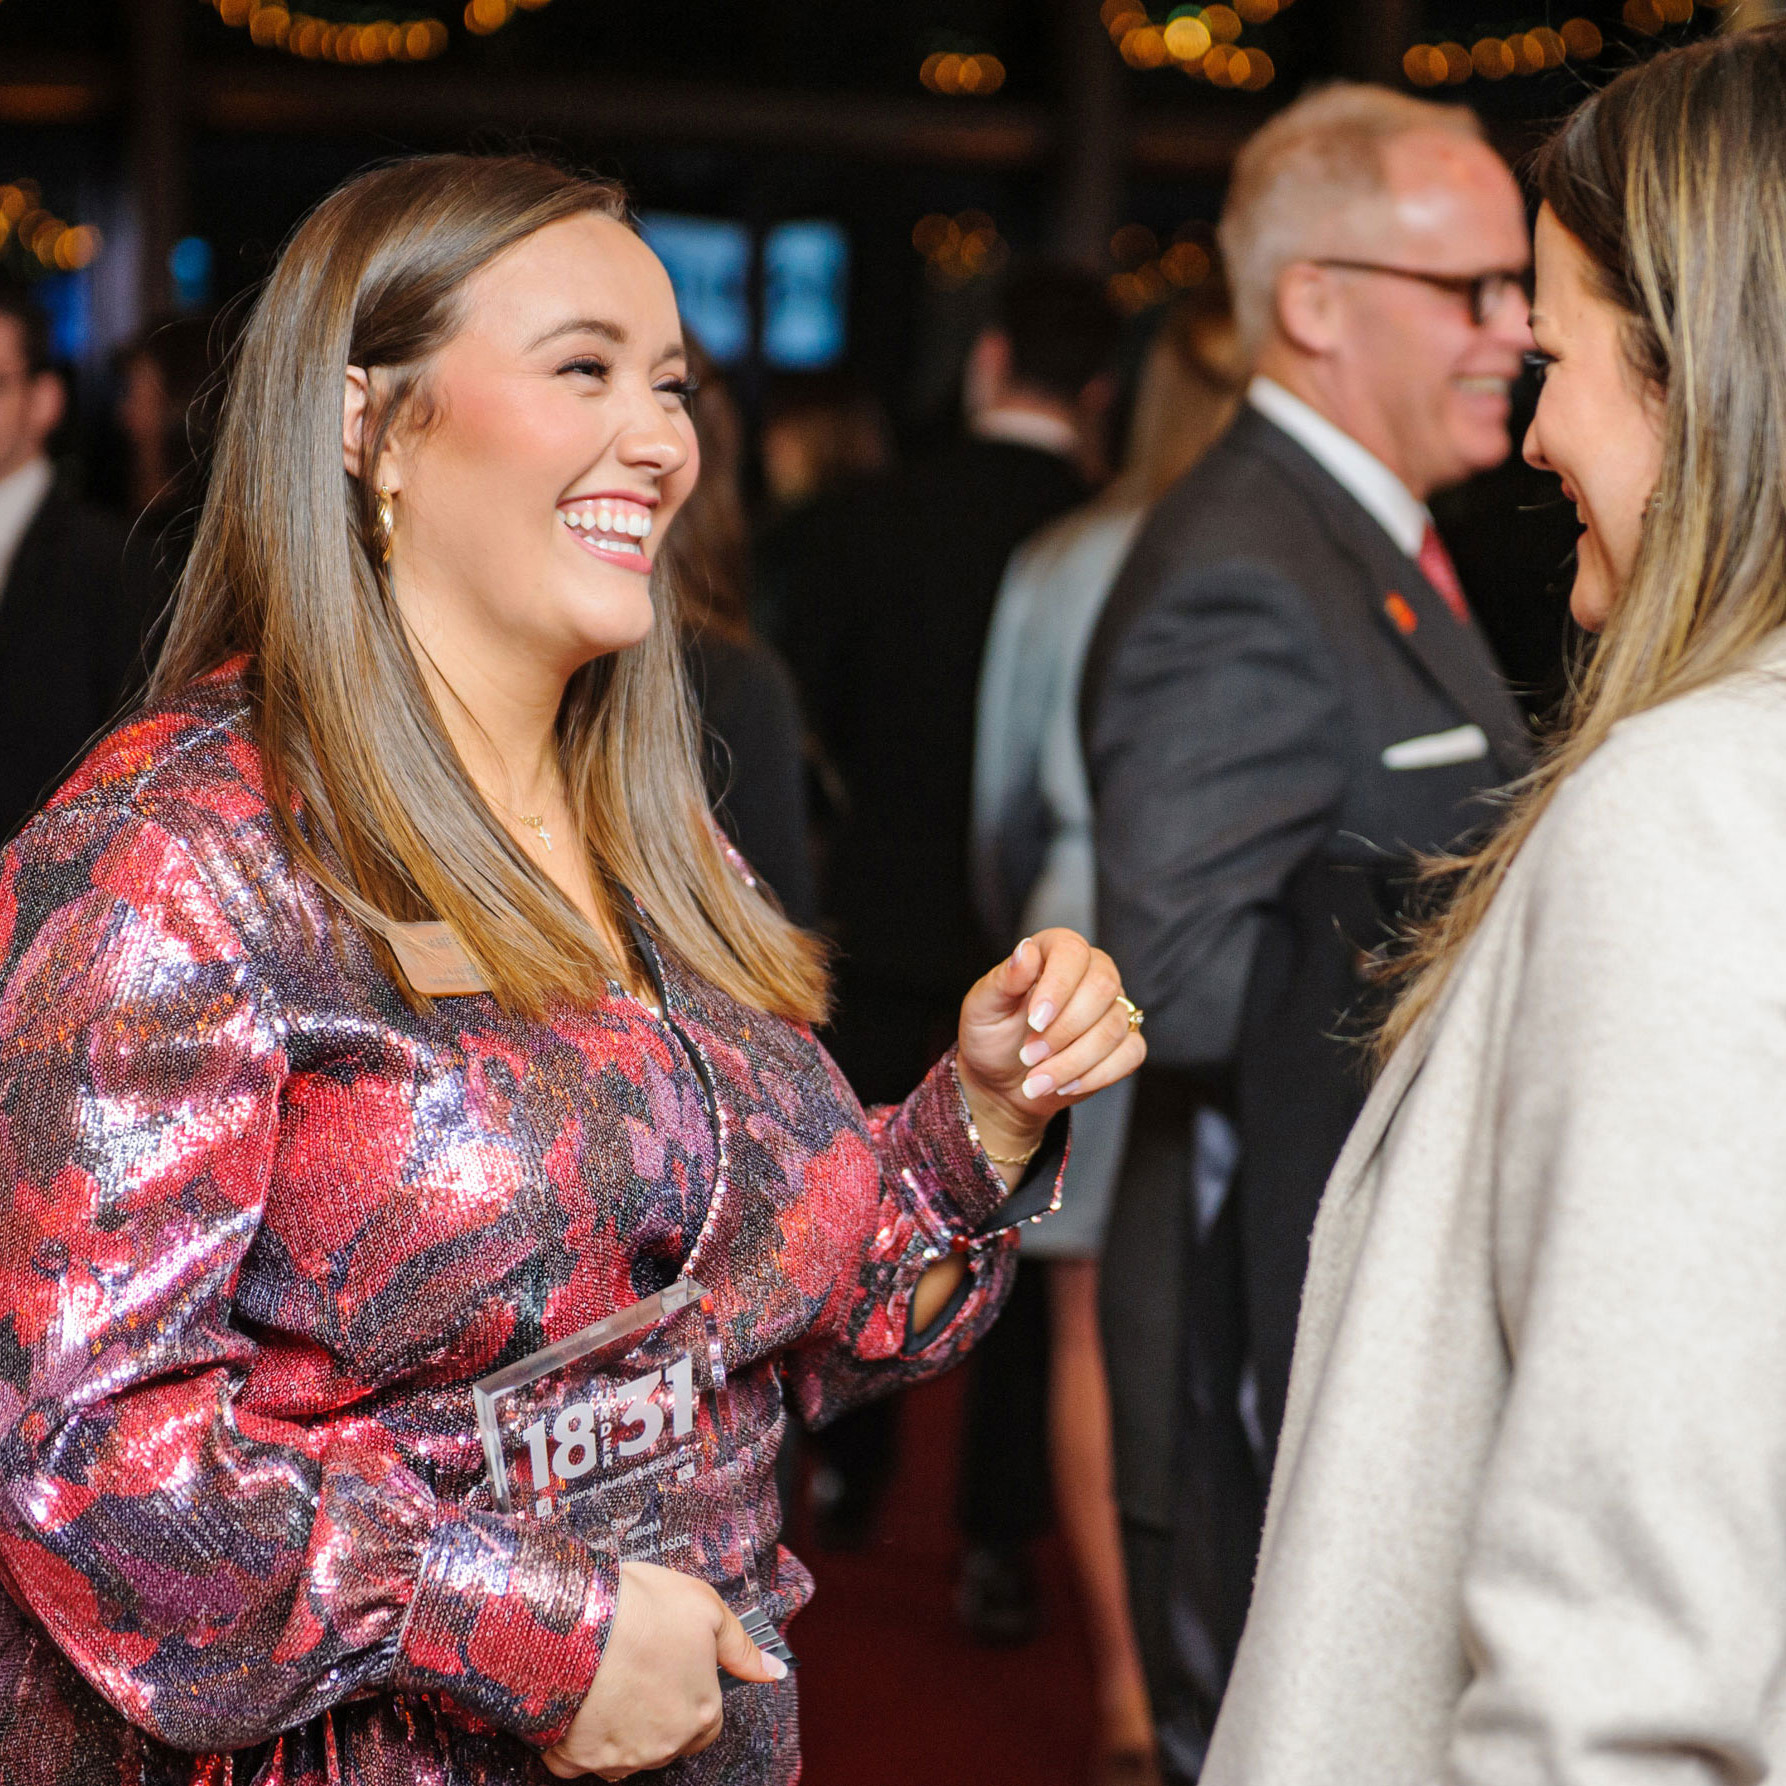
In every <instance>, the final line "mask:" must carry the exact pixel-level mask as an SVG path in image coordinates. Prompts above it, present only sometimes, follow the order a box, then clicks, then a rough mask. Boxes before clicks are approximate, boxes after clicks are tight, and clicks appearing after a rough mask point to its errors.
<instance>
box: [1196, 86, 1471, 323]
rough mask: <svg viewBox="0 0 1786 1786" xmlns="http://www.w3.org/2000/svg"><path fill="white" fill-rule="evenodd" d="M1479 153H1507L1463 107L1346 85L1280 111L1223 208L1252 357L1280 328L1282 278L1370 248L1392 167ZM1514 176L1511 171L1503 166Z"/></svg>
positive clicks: (1225, 244)
mask: <svg viewBox="0 0 1786 1786" xmlns="http://www.w3.org/2000/svg"><path fill="white" fill-rule="evenodd" d="M1435 146H1437V147H1439V148H1441V149H1442V150H1444V151H1445V152H1447V153H1448V154H1449V153H1450V152H1453V151H1456V150H1459V149H1463V148H1465V147H1474V148H1475V149H1477V150H1478V151H1480V152H1481V153H1483V154H1486V155H1488V156H1489V158H1490V159H1491V160H1495V161H1497V164H1498V157H1495V156H1494V155H1493V152H1492V151H1491V150H1488V149H1487V148H1486V147H1485V145H1484V144H1483V140H1482V126H1481V125H1480V124H1479V123H1478V122H1477V119H1476V115H1475V113H1474V112H1471V111H1469V110H1468V109H1466V108H1465V107H1463V106H1451V105H1434V104H1433V103H1432V102H1431V101H1429V100H1424V99H1413V98H1410V97H1409V96H1408V95H1406V94H1403V93H1393V92H1391V91H1390V90H1389V89H1388V88H1386V87H1369V86H1358V85H1353V84H1350V83H1337V84H1335V85H1333V86H1330V87H1323V88H1321V89H1320V91H1318V92H1316V93H1312V94H1310V95H1309V96H1308V97H1307V98H1306V99H1301V100H1298V101H1297V102H1296V104H1295V105H1292V106H1289V107H1287V108H1286V109H1285V110H1283V111H1281V112H1279V113H1278V114H1277V116H1276V117H1275V118H1273V119H1272V120H1271V122H1270V123H1268V124H1267V125H1266V126H1265V127H1264V129H1262V130H1260V131H1258V132H1257V133H1256V134H1255V135H1254V136H1253V137H1252V138H1251V140H1250V141H1249V142H1248V143H1247V145H1246V147H1245V148H1244V149H1242V150H1241V152H1240V155H1239V158H1238V159H1237V160H1236V161H1235V164H1234V175H1233V178H1232V180H1231V181H1230V182H1229V186H1228V200H1227V204H1226V205H1225V206H1224V208H1223V212H1222V225H1221V241H1222V257H1223V259H1224V261H1225V262H1226V264H1227V269H1228V279H1229V283H1230V285H1231V286H1232V288H1233V293H1234V315H1235V321H1236V323H1237V324H1238V325H1239V328H1240V334H1241V340H1242V342H1243V343H1244V345H1245V346H1246V347H1247V349H1248V350H1249V351H1253V352H1256V351H1257V350H1258V348H1259V347H1260V346H1261V345H1262V344H1263V342H1264V340H1265V337H1266V335H1267V333H1268V332H1269V330H1270V328H1271V324H1272V307H1273V298H1274V293H1275V290H1276V287H1277V277H1278V274H1279V273H1280V272H1282V270H1283V269H1284V268H1285V267H1286V266H1288V265H1289V264H1290V263H1291V262H1292V261H1297V260H1308V259H1315V258H1319V257H1321V256H1324V255H1333V254H1343V253H1347V252H1350V251H1351V250H1352V249H1353V248H1355V246H1356V245H1357V244H1358V243H1360V242H1370V241H1372V240H1373V239H1374V236H1375V232H1376V231H1377V230H1379V229H1380V228H1381V226H1382V223H1383V221H1384V219H1385V216H1386V214H1387V212H1388V210H1389V207H1390V202H1391V201H1390V193H1389V187H1390V184H1391V178H1392V175H1391V168H1392V164H1395V165H1399V164H1402V163H1404V162H1407V161H1408V160H1409V159H1410V157H1413V158H1417V157H1418V155H1419V154H1420V153H1422V152H1425V153H1431V152H1433V150H1434V148H1435ZM1502 173H1503V175H1505V173H1506V170H1505V168H1502Z"/></svg>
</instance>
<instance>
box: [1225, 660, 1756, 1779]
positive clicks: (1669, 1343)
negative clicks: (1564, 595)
mask: <svg viewBox="0 0 1786 1786" xmlns="http://www.w3.org/2000/svg"><path fill="white" fill-rule="evenodd" d="M1764 1779H1767V1780H1782V1779H1786V644H1783V642H1782V638H1781V635H1776V636H1775V639H1774V641H1773V642H1772V643H1771V644H1770V646H1769V648H1768V649H1767V650H1766V651H1764V652H1763V653H1762V654H1760V656H1759V657H1758V658H1757V661H1756V667H1755V668H1754V669H1751V670H1747V671H1744V672H1743V673H1742V674H1741V675H1738V676H1733V677H1730V678H1728V679H1726V680H1724V681H1723V682H1720V683H1719V684H1717V685H1716V686H1714V687H1712V688H1709V689H1706V690H1703V691H1701V692H1699V693H1696V694H1693V695H1690V696H1688V697H1686V698H1684V699H1681V700H1678V701H1675V702H1673V703H1671V704H1669V705H1667V706H1665V707H1662V708H1659V709H1657V710H1655V711H1653V712H1651V713H1648V714H1645V715H1643V716H1641V717H1639V718H1637V719H1634V720H1630V721H1627V722H1625V723H1624V724H1623V725H1621V726H1619V727H1618V728H1617V729H1616V731H1615V732H1614V733H1613V735H1612V736H1611V738H1610V739H1609V740H1608V742H1607V743H1606V744H1605V745H1604V746H1603V747H1602V749H1601V750H1600V751H1599V752H1597V753H1596V754H1595V756H1594V757H1593V758H1591V759H1590V760H1589V762H1588V763H1587V764H1586V765H1585V766H1584V767H1583V768H1582V769H1581V770H1580V771H1578V772H1577V773H1576V774H1575V775H1574V776H1573V777H1572V778H1571V779H1570V780H1569V782H1568V783H1566V784H1565V786H1564V787H1563V789H1562V790H1561V791H1560V793H1559V794H1558V796H1557V798H1556V799H1555V801H1554V802H1553V803H1552V805H1551V808H1550V810H1549V811H1548V812H1547V813H1546V815H1545V817H1544V818H1543V820H1542V821H1541V823H1540V824H1539V826H1538V828H1537V829H1536V831H1535V832H1534V834H1533V836H1532V837H1531V839H1530V841H1529V842H1528V844H1527V846H1526V848H1525V849H1524V850H1523V851H1522V853H1521V855H1520V857H1519V859H1518V860H1517V861H1516V863H1515V865H1514V867H1513V869H1512V871H1511V872H1510V874H1509V876H1508V879H1507V881H1506V883H1505V884H1504V886H1503V888H1502V890H1501V892H1500V894H1499V895H1498V897H1497V898H1496V900H1495V902H1494V905H1493V907H1492V909H1491V910H1490V912H1489V914H1488V916H1487V918H1486V919H1485V920H1484V922H1483V925H1482V927H1481V929H1480V930H1479V932H1478V933H1477V935H1476V937H1475V938H1474V940H1473V941H1472V943H1471V944H1470V946H1469V948H1468V951H1467V953H1466V955H1465V956H1464V958H1463V960H1462V962H1461V963H1460V964H1459V967H1458V969H1457V971H1456V973H1455V975H1454V976H1453V979H1452V982H1451V984H1450V986H1449V988H1448V990H1447V993H1446V994H1445V996H1444V999H1443V1002H1442V1004H1441V1005H1440V1007H1439V1008H1438V1009H1437V1011H1436V1012H1435V1014H1434V1016H1433V1018H1432V1019H1431V1020H1430V1021H1429V1022H1427V1023H1426V1024H1425V1025H1424V1026H1423V1027H1422V1028H1421V1029H1419V1030H1417V1031H1416V1032H1415V1033H1414V1034H1413V1035H1411V1036H1410V1037H1409V1039H1408V1041H1407V1043H1406V1044H1405V1045H1404V1046H1403V1047H1402V1048H1401V1050H1400V1051H1399V1052H1398V1053H1397V1055H1396V1056H1395V1058H1394V1059H1393V1060H1392V1062H1391V1063H1390V1065H1389V1067H1388V1068H1387V1069H1386V1071H1385V1073H1384V1075H1383V1078H1382V1080H1381V1081H1380V1083H1379V1084H1378V1085H1377V1087H1376V1090H1375V1092H1374V1094H1373V1095H1372V1097H1371V1100H1370V1102H1369V1104H1368V1105H1367V1106H1366V1108H1365V1110H1364V1113H1363V1114H1362V1116H1361V1117H1360V1118H1359V1121H1358V1125H1357V1127H1356V1129H1355V1130H1354V1132H1353V1134H1352V1137H1351V1139H1350V1140H1349V1142H1348V1143H1347V1145H1346V1149H1345V1151H1344V1153H1343V1154H1342V1155H1341V1157H1340V1160H1339V1163H1338V1165H1337V1166H1336V1167H1335V1170H1334V1173H1333V1177H1332V1179H1331V1180H1330V1181H1329V1184H1328V1187H1327V1191H1326V1196H1325V1199H1324V1202H1323V1204H1322V1209H1321V1213H1320V1217H1319V1220H1318V1222H1317V1224H1316V1227H1315V1234H1314V1243H1313V1256H1312V1260H1311V1264H1310V1270H1309V1277H1308V1282H1307V1286H1306V1288H1305V1291H1304V1296H1303V1306H1302V1317H1301V1325H1300V1328H1299V1330H1298V1338H1297V1347H1296V1362H1295V1369H1294V1374H1293V1377H1292V1380H1291V1386H1290V1402H1289V1411H1288V1416H1287V1420H1286V1424H1285V1428H1284V1434H1283V1440H1282V1444H1281V1448H1280V1450H1279V1453H1278V1461H1277V1473H1276V1476H1275V1478H1274V1480H1273V1483H1272V1491H1271V1505H1270V1512H1269V1515H1268V1518H1267V1521H1266V1528H1265V1539H1264V1546H1263V1550H1262V1553H1261V1558H1260V1564H1259V1574H1258V1584H1257V1591H1256V1595H1255V1598H1254V1602H1253V1609H1252V1615H1251V1618H1250V1620H1249V1622H1248V1625H1247V1630H1246V1636H1245V1639H1244V1641H1243V1643H1242V1645H1241V1650H1240V1656H1239V1659H1238V1663H1237V1666H1236V1669H1235V1673H1234V1679H1233V1684H1232V1687H1231V1689H1230V1691H1229V1694H1228V1699H1227V1703H1226V1705H1225V1707H1224V1709H1223V1712H1222V1716H1221V1720H1220V1723H1219V1724H1218V1726H1217V1729H1216V1733H1215V1739H1214V1744H1213V1748H1212V1751H1211V1755H1210V1760H1209V1764H1208V1768H1207V1771H1206V1773H1205V1775H1204V1786H1441V1783H1444V1786H1664V1783H1666V1786H1712V1783H1713V1782H1717V1783H1719V1786H1727V1783H1728V1786H1734V1783H1735V1782H1739V1781H1741V1782H1749V1781H1760V1780H1764Z"/></svg>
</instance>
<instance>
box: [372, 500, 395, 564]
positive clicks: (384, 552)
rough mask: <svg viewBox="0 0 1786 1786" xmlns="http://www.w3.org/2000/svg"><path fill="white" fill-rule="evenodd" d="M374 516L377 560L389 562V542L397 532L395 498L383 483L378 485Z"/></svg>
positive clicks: (382, 562) (381, 562) (390, 542)
mask: <svg viewBox="0 0 1786 1786" xmlns="http://www.w3.org/2000/svg"><path fill="white" fill-rule="evenodd" d="M376 517H377V518H376V531H377V534H378V562H379V563H380V564H389V563H390V562H391V544H392V541H393V540H394V539H395V538H396V534H397V499H396V498H395V497H394V496H393V495H392V494H391V492H390V491H389V490H387V489H386V488H385V487H384V485H383V484H380V485H379V486H378V507H377V510H376Z"/></svg>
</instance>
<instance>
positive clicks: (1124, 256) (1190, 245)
mask: <svg viewBox="0 0 1786 1786" xmlns="http://www.w3.org/2000/svg"><path fill="white" fill-rule="evenodd" d="M1234 53H1236V54H1240V55H1249V56H1250V55H1252V54H1253V53H1254V52H1253V51H1251V50H1242V51H1238V52H1234ZM1209 233H1210V231H1209V225H1208V224H1206V223H1183V224H1180V225H1179V227H1178V229H1177V230H1176V231H1175V232H1174V235H1173V238H1172V240H1171V242H1170V243H1168V244H1167V245H1166V246H1165V247H1163V248H1162V247H1161V245H1160V239H1159V237H1158V236H1156V235H1155V234H1154V232H1153V231H1152V230H1151V229H1149V228H1148V227H1147V225H1146V224H1145V223H1125V224H1124V225H1123V226H1122V228H1121V229H1119V230H1118V231H1117V232H1116V234H1115V235H1113V236H1112V237H1111V238H1110V258H1111V260H1112V261H1114V262H1115V263H1116V268H1117V270H1116V271H1115V272H1114V273H1112V274H1111V275H1110V277H1109V279H1108V280H1107V281H1106V284H1105V290H1106V291H1108V293H1109V294H1110V301H1111V303H1113V304H1114V305H1115V306H1116V307H1117V309H1118V310H1120V311H1122V313H1123V314H1124V315H1125V316H1135V315H1137V314H1139V313H1140V312H1141V311H1143V310H1148V309H1151V308H1152V307H1153V306H1154V305H1155V304H1161V303H1164V302H1165V301H1166V299H1168V298H1170V297H1171V296H1173V294H1174V293H1176V292H1180V291H1184V290H1186V289H1187V288H1188V287H1190V286H1193V285H1201V284H1202V283H1203V281H1204V280H1205V279H1207V278H1208V277H1209V275H1210V270H1211V268H1212V267H1213V266H1214V265H1215V262H1214V259H1213V257H1212V256H1211V254H1210V252H1209V248H1208V247H1207V245H1206V244H1207V240H1208V237H1209Z"/></svg>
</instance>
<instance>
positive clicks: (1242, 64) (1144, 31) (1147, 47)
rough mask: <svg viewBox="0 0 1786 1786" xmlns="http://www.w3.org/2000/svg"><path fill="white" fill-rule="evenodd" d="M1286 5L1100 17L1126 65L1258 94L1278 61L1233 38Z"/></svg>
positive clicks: (1113, 10) (1137, 10)
mask: <svg viewBox="0 0 1786 1786" xmlns="http://www.w3.org/2000/svg"><path fill="white" fill-rule="evenodd" d="M1646 3H1648V0H1646ZM1670 3H1671V4H1673V3H1675V0H1670ZM1289 4H1290V0H1235V4H1234V5H1232V6H1229V5H1227V4H1225V0H1215V4H1213V5H1209V6H1201V5H1189V6H1174V7H1173V8H1172V10H1171V12H1170V13H1168V14H1167V16H1166V19H1165V22H1164V23H1157V22H1156V21H1155V20H1154V18H1153V16H1152V14H1151V13H1150V12H1149V10H1148V9H1147V8H1146V7H1145V6H1144V5H1142V4H1141V0H1104V3H1103V7H1102V9H1101V11H1100V14H1099V16H1100V17H1101V18H1102V19H1103V21H1104V29H1105V30H1106V31H1108V32H1109V34H1110V41H1111V42H1112V43H1113V44H1115V45H1116V48H1117V52H1118V54H1119V55H1121V57H1122V59H1123V60H1124V61H1125V62H1126V63H1128V65H1129V66H1130V67H1131V68H1141V69H1152V68H1168V67H1171V68H1177V69H1179V70H1180V71H1181V72H1183V73H1184V74H1187V75H1190V76H1192V77H1194V78H1196V79H1200V80H1207V81H1208V82H1209V83H1210V84H1211V85H1212V86H1216V87H1239V88H1243V89H1245V90H1246V91H1247V92H1249V93H1257V92H1258V91H1259V90H1260V89H1261V88H1264V87H1268V86H1270V85H1271V83H1272V81H1274V80H1275V79H1276V78H1277V66H1276V64H1275V63H1274V62H1273V61H1272V59H1271V57H1270V56H1269V55H1267V54H1266V52H1265V51H1264V50H1262V49H1260V48H1258V47H1257V46H1256V45H1254V44H1250V43H1249V44H1245V45H1242V44H1241V43H1240V42H1239V41H1238V40H1239V38H1240V36H1241V34H1242V31H1243V29H1244V27H1246V26H1248V25H1253V26H1258V25H1268V24H1270V23H1271V21H1272V20H1273V19H1275V18H1276V17H1277V15H1278V14H1279V13H1280V12H1282V11H1283V9H1284V8H1285V7H1286V6H1287V5H1289Z"/></svg>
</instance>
